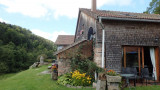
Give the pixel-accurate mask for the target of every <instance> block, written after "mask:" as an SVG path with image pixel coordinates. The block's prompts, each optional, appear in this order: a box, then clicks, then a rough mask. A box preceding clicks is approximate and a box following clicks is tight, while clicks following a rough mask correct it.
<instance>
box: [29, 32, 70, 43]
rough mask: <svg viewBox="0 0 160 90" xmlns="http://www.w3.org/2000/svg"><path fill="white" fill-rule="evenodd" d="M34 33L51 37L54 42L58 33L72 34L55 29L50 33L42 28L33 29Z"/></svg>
mask: <svg viewBox="0 0 160 90" xmlns="http://www.w3.org/2000/svg"><path fill="white" fill-rule="evenodd" d="M31 31H32V32H33V33H34V34H36V35H38V36H41V37H44V38H46V39H49V40H51V41H53V42H55V41H56V39H57V37H58V35H70V34H69V33H67V32H65V31H62V30H61V31H54V32H52V33H49V32H44V31H42V30H39V29H32V30H31Z"/></svg>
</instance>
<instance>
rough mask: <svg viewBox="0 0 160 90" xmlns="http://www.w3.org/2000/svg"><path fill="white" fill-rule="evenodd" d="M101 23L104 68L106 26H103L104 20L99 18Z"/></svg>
mask: <svg viewBox="0 0 160 90" xmlns="http://www.w3.org/2000/svg"><path fill="white" fill-rule="evenodd" d="M99 23H100V24H101V27H102V68H104V45H105V43H104V42H105V30H104V26H103V24H102V18H101V17H99Z"/></svg>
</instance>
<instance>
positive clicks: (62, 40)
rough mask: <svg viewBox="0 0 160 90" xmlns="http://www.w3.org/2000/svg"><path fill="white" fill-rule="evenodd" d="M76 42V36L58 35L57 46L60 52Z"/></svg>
mask: <svg viewBox="0 0 160 90" xmlns="http://www.w3.org/2000/svg"><path fill="white" fill-rule="evenodd" d="M73 42H74V35H58V37H57V40H56V42H55V45H57V50H60V49H62V48H64V47H66V46H68V45H70V44H72V43H73Z"/></svg>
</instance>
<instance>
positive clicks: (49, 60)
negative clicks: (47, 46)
mask: <svg viewBox="0 0 160 90" xmlns="http://www.w3.org/2000/svg"><path fill="white" fill-rule="evenodd" d="M52 61H53V60H52V59H44V62H49V63H52Z"/></svg>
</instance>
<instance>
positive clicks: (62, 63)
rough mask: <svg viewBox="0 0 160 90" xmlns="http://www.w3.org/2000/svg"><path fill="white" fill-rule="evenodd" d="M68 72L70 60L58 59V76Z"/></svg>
mask: <svg viewBox="0 0 160 90" xmlns="http://www.w3.org/2000/svg"><path fill="white" fill-rule="evenodd" d="M68 72H70V60H69V59H59V60H58V76H60V75H63V74H65V73H68Z"/></svg>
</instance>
